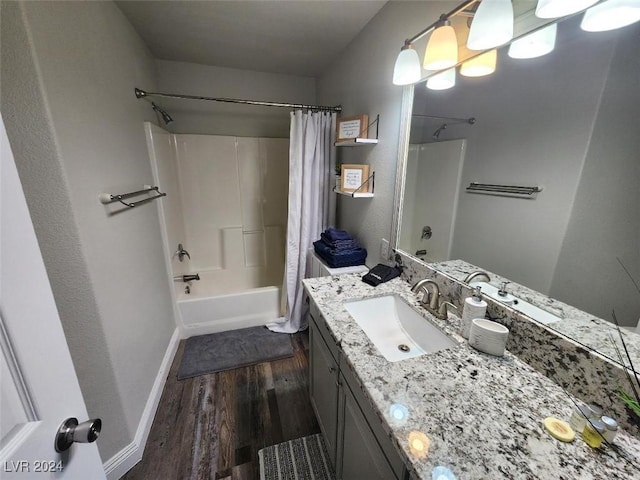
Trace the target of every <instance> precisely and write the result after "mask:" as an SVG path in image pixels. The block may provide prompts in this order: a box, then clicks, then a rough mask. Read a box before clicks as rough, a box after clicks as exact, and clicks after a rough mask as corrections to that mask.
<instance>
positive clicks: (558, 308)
mask: <svg viewBox="0 0 640 480" xmlns="http://www.w3.org/2000/svg"><path fill="white" fill-rule="evenodd" d="M430 266H431V267H433V268H434V269H436V270H438V271H441V272H444V273H446V274H447V275H448V276H450V277H452V278H455V279H456V280H459V281H462V280H463V279H464V278H465V277H466V276H467V275H468V274H469V273H471V272H476V271H478V270H483V269H482V268H480V267H477V266H475V265H472V264H470V263H468V262H465V261H464V260H449V261H446V262H439V263H433V264H430ZM489 273H490V276H491V282H490V283H491V284H492V285H494V286H496V287H499V286H500V284H501V283H502V282H509V285H508V287H507V288H508V290H509V293H512V294H513V295H515V296H516V297H518V298H521V299H523V300H525V301H527V302H529V303H531V304H533V305H536V306H538V307H540V308H542V309H543V310H546V311H548V312H550V313H553V314H554V315H556V316H557V317H560V318H562V319H563V320H562V321H561V322H557V323H553V324H551V325H549V328H550V329H552V330H555V331H557V332H559V333H561V334H563V335H565V336H566V337H568V338H571V339H573V340H576V341H577V342H579V343H581V344H583V345H584V346H585V347H587V348H589V349H592V350H596V351H598V352H599V353H600V354H602V355H604V356H606V357H608V358H610V359H611V360H613V361H616V362H620V358H619V356H618V354H617V352H616V350H615V346H614V343H613V342H612V338H613V341H615V342H616V345H617V346H618V348H620V349H621V348H622V344H621V342H620V339H619V335H618V332H617V330H616V329H615V326H614V324H613V323H611V322H608V321H606V320H603V319H602V318H598V317H596V316H594V315H591V314H589V313H587V312H584V311H582V310H579V309H577V308H575V307H573V306H571V305H568V304H566V303H563V302H561V301H559V300H556V299H554V298H551V297H548V296H546V295H544V294H542V293H540V292H537V291H535V290H531V289H530V288H528V287H525V286H524V285H520V284H518V283H514V282H513V281H511V280H509V279H508V278H505V277H501V276H500V275H497V274H495V273H493V272H489ZM515 309H516V310H517V307H515ZM622 334H623V336H624V340H625V344H626V346H627V348H628V350H629V353H630V355H631V359H632V361H633V363H634V365H636V366H639V365H640V335H638V334H636V333H631V332H627V331H626V330H623V331H622ZM625 363H627V364H628V362H626V359H625Z"/></svg>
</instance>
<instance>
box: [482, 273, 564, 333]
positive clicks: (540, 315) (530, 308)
mask: <svg viewBox="0 0 640 480" xmlns="http://www.w3.org/2000/svg"><path fill="white" fill-rule="evenodd" d="M469 286H471V287H481V288H482V293H484V294H485V295H487V296H489V297H491V298H493V299H495V300H497V301H499V302H502V301H503V298H502V297H500V295H498V290H499V289H498V287H494V286H493V285H491V284H490V283H486V282H471V283H470V284H469ZM509 299H510V301H509V302H504V303H507V305H509V306H510V307H511V308H513V309H514V310H518V311H519V312H522V313H524V314H525V315H528V316H529V317H531V318H533V319H534V320H537V321H538V322H540V323H543V324H545V325H549V324H550V323H555V322H559V321H560V320H562V319H561V318H560V317H557V316H555V315H554V314H552V313H549V312H547V311H546V310H543V309H541V308H538V307H536V306H535V305H532V304H530V303H529V302H526V301H524V300H520V299H519V298H517V297H513V296H512V295H509Z"/></svg>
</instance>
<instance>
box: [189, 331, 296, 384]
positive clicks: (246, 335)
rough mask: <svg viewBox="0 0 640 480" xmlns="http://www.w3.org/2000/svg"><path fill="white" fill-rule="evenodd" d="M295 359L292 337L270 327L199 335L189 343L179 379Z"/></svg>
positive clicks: (190, 339)
mask: <svg viewBox="0 0 640 480" xmlns="http://www.w3.org/2000/svg"><path fill="white" fill-rule="evenodd" d="M292 356H293V347H292V346H291V338H290V336H289V335H287V334H284V333H274V332H272V331H271V330H269V329H268V328H267V327H251V328H243V329H242V330H230V331H228V332H220V333H212V334H210V335H200V336H198V337H191V338H188V339H187V341H186V344H185V346H184V354H183V355H182V361H181V363H180V368H179V369H178V380H183V379H185V378H190V377H197V376H198V375H205V374H207V373H214V372H221V371H223V370H230V369H232V368H238V367H246V366H248V365H255V364H256V363H262V362H268V361H271V360H278V359H280V358H286V357H292Z"/></svg>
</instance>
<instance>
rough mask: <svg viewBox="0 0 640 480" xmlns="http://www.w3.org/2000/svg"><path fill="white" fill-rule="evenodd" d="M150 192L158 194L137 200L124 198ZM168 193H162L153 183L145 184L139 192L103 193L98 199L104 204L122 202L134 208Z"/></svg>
mask: <svg viewBox="0 0 640 480" xmlns="http://www.w3.org/2000/svg"><path fill="white" fill-rule="evenodd" d="M150 192H156V193H157V195H156V196H154V197H147V198H144V199H142V200H138V201H137V202H125V201H124V200H125V199H127V198H131V197H137V196H139V195H144V194H145V193H150ZM166 196H167V194H166V193H162V192H161V191H160V190H159V187H155V186H152V185H145V186H144V188H143V189H142V190H138V191H137V192H129V193H120V194H117V195H112V194H110V193H101V194H99V195H98V199H99V200H100V203H102V204H107V203H112V202H120V203H121V204H123V205H126V206H127V207H130V208H133V207H137V206H138V205H140V204H142V203H146V202H150V201H151V200H155V199H157V198H160V197H166Z"/></svg>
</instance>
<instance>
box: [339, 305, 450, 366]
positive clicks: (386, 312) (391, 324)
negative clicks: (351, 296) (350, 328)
mask: <svg viewBox="0 0 640 480" xmlns="http://www.w3.org/2000/svg"><path fill="white" fill-rule="evenodd" d="M344 307H345V308H346V309H347V311H348V312H349V314H350V315H351V316H352V317H353V319H354V320H355V321H356V322H357V323H358V325H360V327H361V328H362V330H364V333H366V335H367V337H369V340H371V341H372V342H373V344H374V345H375V346H376V347H377V348H378V350H380V353H382V355H383V356H384V358H386V359H387V360H388V361H390V362H397V361H399V360H404V359H407V358H413V357H418V356H420V355H424V354H425V353H433V352H438V351H440V350H444V349H446V348H451V347H453V346H455V345H457V343H456V342H454V341H453V340H451V339H450V338H449V337H448V336H447V335H446V334H444V333H443V332H441V331H440V329H439V328H438V327H436V326H435V325H433V324H432V323H431V322H429V320H427V319H426V318H424V317H423V316H422V315H420V314H419V313H418V312H416V311H415V310H414V309H413V308H412V307H410V306H409V305H408V304H407V303H406V302H405V301H404V300H402V298H400V297H398V296H396V295H387V296H384V297H375V298H368V299H365V300H358V301H354V302H346V303H345V304H344Z"/></svg>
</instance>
